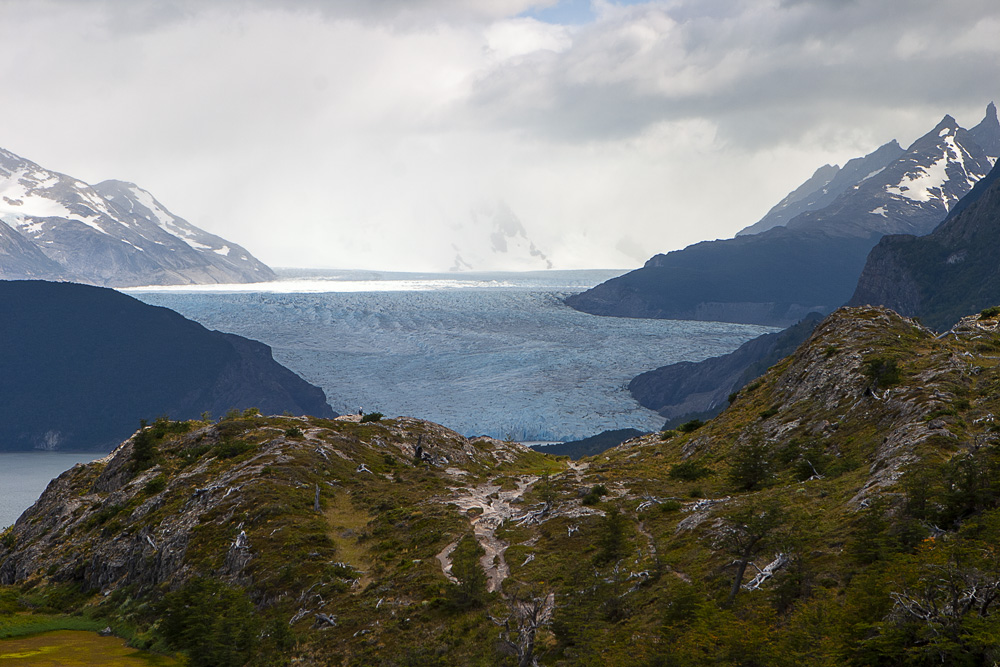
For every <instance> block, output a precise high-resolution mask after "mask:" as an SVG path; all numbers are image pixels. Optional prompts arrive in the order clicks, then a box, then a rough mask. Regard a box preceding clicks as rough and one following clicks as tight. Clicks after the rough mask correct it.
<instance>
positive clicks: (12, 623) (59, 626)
mask: <svg viewBox="0 0 1000 667" xmlns="http://www.w3.org/2000/svg"><path fill="white" fill-rule="evenodd" d="M105 626H107V621H101V620H95V619H92V618H85V617H83V616H64V615H61V614H8V615H4V616H0V639H8V638H10V637H24V636H27V635H34V634H38V633H40V632H51V631H53V630H85V631H89V632H97V631H98V630H100V629H101V628H104V627H105Z"/></svg>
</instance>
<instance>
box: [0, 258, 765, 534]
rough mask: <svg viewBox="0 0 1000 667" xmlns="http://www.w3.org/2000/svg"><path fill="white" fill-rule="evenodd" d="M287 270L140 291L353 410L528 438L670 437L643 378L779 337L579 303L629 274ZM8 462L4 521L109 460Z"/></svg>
mask: <svg viewBox="0 0 1000 667" xmlns="http://www.w3.org/2000/svg"><path fill="white" fill-rule="evenodd" d="M279 273H280V275H281V279H280V280H278V281H276V282H273V283H262V284H255V285H233V286H215V285H213V286H197V287H170V288H135V289H129V290H124V291H125V292H126V293H128V294H131V295H132V296H134V297H135V298H137V299H140V300H142V301H144V302H146V303H149V304H153V305H158V306H165V307H167V308H171V309H173V310H176V311H177V312H179V313H181V314H182V315H184V316H186V317H188V318H190V319H193V320H195V321H198V322H200V323H201V324H203V325H205V326H206V327H208V328H210V329H218V330H220V331H226V332H231V333H236V334H240V335H242V336H247V337H249V338H254V339H257V340H260V341H262V342H264V343H267V344H268V345H270V346H271V347H272V349H273V351H274V358H275V359H276V360H277V361H279V362H280V363H282V364H284V365H285V366H287V367H288V368H290V369H292V370H293V371H295V372H296V373H298V374H299V375H300V376H302V377H303V378H305V379H306V380H308V381H309V382H312V383H313V384H316V385H318V386H320V387H322V388H323V390H324V391H325V392H326V395H327V397H328V399H329V402H330V405H331V406H332V407H333V409H334V410H336V411H337V412H340V413H346V412H356V411H357V410H358V409H359V408H364V410H365V411H366V412H374V411H378V412H382V413H384V414H386V415H388V416H398V415H408V416H413V417H420V418H423V419H429V420H431V421H434V422H437V423H440V424H443V425H445V426H448V427H450V428H452V429H455V430H456V431H458V432H460V433H462V434H464V435H468V436H472V435H491V436H494V437H499V438H505V439H515V440H519V441H550V442H551V441H564V440H572V439H577V438H582V437H586V436H590V435H594V434H597V433H600V432H601V431H604V430H607V429H618V428H629V427H631V428H637V429H641V430H655V429H658V428H659V427H660V426H661V425H662V423H663V419H662V418H661V417H660V416H659V415H657V414H656V413H655V412H652V411H651V410H647V409H645V408H643V407H641V406H640V405H639V404H638V403H636V402H635V401H634V400H633V399H632V397H631V396H630V395H629V393H628V390H627V389H626V385H627V384H628V382H629V380H630V379H631V378H632V377H634V376H635V375H637V374H639V373H641V372H643V371H646V370H650V369H653V368H657V367H659V366H662V365H665V364H669V363H673V362H677V361H698V360H701V359H704V358H706V357H710V356H715V355H719V354H724V353H726V352H729V351H732V350H734V349H735V348H736V347H738V346H739V345H740V344H742V343H743V342H745V341H747V340H749V339H750V338H753V337H755V336H758V335H760V334H761V333H765V332H768V331H773V330H774V329H771V328H768V327H760V326H750V325H738V324H726V323H718V322H686V321H674V320H642V319H628V318H617V317H597V316H594V315H588V314H586V313H580V312H577V311H575V310H573V309H571V308H569V307H567V306H565V305H564V304H563V302H562V300H563V299H564V298H565V297H566V296H568V295H570V294H573V293H576V292H580V291H583V290H584V289H587V288H588V287H591V286H593V285H596V284H598V283H600V282H603V281H604V280H607V279H609V278H611V277H613V276H615V275H618V274H619V273H621V272H620V271H546V272H537V273H489V274H470V273H458V274H416V273H391V272H371V271H305V270H285V271H281V272H279ZM216 416H220V415H216ZM0 456H3V457H4V458H3V459H0V528H2V527H3V526H5V525H7V524H9V523H12V522H13V521H14V519H15V518H16V516H17V515H18V514H19V513H20V512H21V511H23V510H24V509H25V508H27V507H28V506H30V505H31V504H32V503H33V502H34V501H35V499H36V498H37V497H38V495H39V494H40V493H41V491H42V490H44V488H45V486H46V484H47V483H48V481H49V480H50V479H51V478H52V477H53V476H55V475H57V474H58V473H60V472H61V471H62V470H65V469H67V468H69V467H72V465H73V464H74V463H76V462H78V461H84V460H90V459H93V458H97V457H98V456H100V454H93V455H90V456H89V458H88V455H86V454H84V455H76V454H59V453H32V454H10V455H7V454H4V455H0Z"/></svg>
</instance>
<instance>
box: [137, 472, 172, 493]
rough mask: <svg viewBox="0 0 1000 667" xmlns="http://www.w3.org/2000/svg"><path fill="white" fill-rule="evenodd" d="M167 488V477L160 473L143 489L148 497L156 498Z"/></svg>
mask: <svg viewBox="0 0 1000 667" xmlns="http://www.w3.org/2000/svg"><path fill="white" fill-rule="evenodd" d="M165 488H167V476H166V475H164V474H163V473H160V474H159V475H157V476H156V477H154V478H153V479H151V480H149V481H148V482H146V485H145V486H143V487H142V492H143V493H144V494H145V495H147V496H155V495H156V494H157V493H159V492H160V491H162V490H163V489H165Z"/></svg>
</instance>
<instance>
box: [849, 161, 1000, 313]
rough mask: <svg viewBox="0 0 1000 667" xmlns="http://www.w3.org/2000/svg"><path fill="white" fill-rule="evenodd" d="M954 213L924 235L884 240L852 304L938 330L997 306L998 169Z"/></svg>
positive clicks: (999, 278) (999, 290) (999, 292)
mask: <svg viewBox="0 0 1000 667" xmlns="http://www.w3.org/2000/svg"><path fill="white" fill-rule="evenodd" d="M956 209H957V210H958V213H957V215H954V216H950V217H949V218H948V219H947V220H946V221H945V222H944V223H943V224H942V225H941V226H940V227H938V228H937V229H936V230H934V232H932V233H931V234H928V235H927V236H923V237H915V236H909V235H895V236H886V237H885V238H883V239H882V240H881V241H880V242H879V244H878V245H877V246H876V247H875V248H874V249H873V250H872V252H871V254H870V255H869V257H868V262H867V264H866V265H865V269H864V272H863V273H862V274H861V278H860V279H859V280H858V286H857V290H856V291H855V293H854V296H853V297H852V298H851V304H854V305H861V304H872V305H883V306H886V307H888V308H892V309H893V310H896V311H897V312H900V313H902V314H904V315H909V316H911V317H919V318H920V319H921V320H922V321H923V322H924V323H925V324H926V325H928V326H930V327H932V328H934V329H937V330H943V329H947V328H948V327H950V326H951V325H952V324H954V323H955V322H957V321H958V320H959V319H961V318H962V317H963V316H964V315H969V314H972V313H975V312H978V311H980V310H982V309H984V308H987V307H991V306H994V305H996V304H997V303H1000V254H998V251H997V249H998V248H1000V168H998V167H994V168H993V171H991V172H990V174H989V176H987V177H986V178H984V179H983V180H982V181H980V182H979V183H977V184H976V187H975V188H974V189H973V191H972V192H970V193H969V195H968V196H967V197H966V198H965V199H963V200H962V202H961V205H960V208H959V207H956Z"/></svg>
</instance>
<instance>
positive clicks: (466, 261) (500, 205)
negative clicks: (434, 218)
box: [450, 201, 552, 271]
mask: <svg viewBox="0 0 1000 667" xmlns="http://www.w3.org/2000/svg"><path fill="white" fill-rule="evenodd" d="M450 233H451V236H452V245H451V250H452V251H453V252H454V259H453V260H452V264H451V267H450V269H451V270H452V271H499V270H511V269H513V270H516V271H538V270H542V269H551V268H552V261H551V260H550V259H549V258H548V256H547V255H546V254H545V253H544V252H542V251H541V250H540V249H539V248H538V247H537V246H536V244H535V242H534V241H533V240H532V239H531V238H530V237H529V236H528V232H527V230H526V229H525V228H524V223H522V222H521V219H520V218H518V217H517V215H516V214H515V213H514V211H513V210H511V208H510V206H508V205H507V204H506V203H505V202H503V201H499V202H496V203H495V204H489V203H485V202H482V203H480V204H479V205H478V206H476V207H474V208H472V209H471V210H470V211H469V217H468V224H458V225H456V226H455V227H454V228H453V229H452V230H451V231H450Z"/></svg>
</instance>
